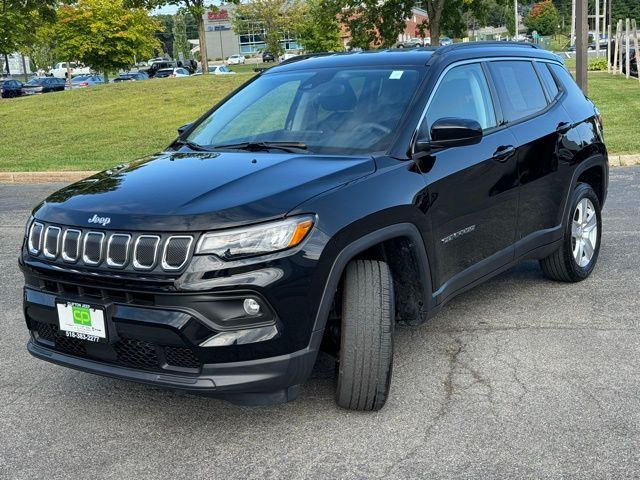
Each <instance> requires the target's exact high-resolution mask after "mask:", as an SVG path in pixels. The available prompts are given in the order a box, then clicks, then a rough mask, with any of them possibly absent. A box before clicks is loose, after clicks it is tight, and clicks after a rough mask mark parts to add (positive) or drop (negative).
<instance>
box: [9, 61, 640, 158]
mask: <svg viewBox="0 0 640 480" xmlns="http://www.w3.org/2000/svg"><path fill="white" fill-rule="evenodd" d="M242 69H247V70H248V69H249V66H243V67H242ZM249 78H250V75H249V74H238V75H229V76H213V75H209V76H200V77H190V78H180V79H163V80H149V81H145V82H135V83H133V82H132V83H121V84H111V85H104V86H100V87H92V88H89V89H85V90H74V91H71V92H60V93H50V94H46V95H41V96H37V97H27V98H18V99H11V100H0V171H37V170H100V169H104V168H108V167H111V166H113V165H116V164H118V163H121V162H126V161H129V160H133V159H135V158H138V157H141V156H144V155H147V154H151V153H154V152H157V151H159V150H161V149H163V148H164V147H166V146H167V144H169V142H171V140H173V139H174V138H175V137H176V129H177V128H178V127H179V126H180V125H183V124H185V123H188V122H190V121H192V120H194V119H196V118H197V117H198V116H200V115H201V114H202V113H204V112H205V111H206V110H208V109H209V108H210V107H211V106H212V105H213V104H214V103H216V102H217V101H218V100H220V99H221V98H222V97H224V96H225V95H226V94H227V93H228V92H229V91H231V90H232V89H234V88H236V87H237V86H239V85H240V84H242V83H243V82H244V81H246V80H247V79H249ZM589 82H590V83H589V85H590V89H589V96H590V97H591V98H592V99H593V100H594V101H595V103H596V104H597V105H598V107H599V108H600V110H601V112H602V115H603V117H604V126H605V134H606V139H607V146H608V148H609V151H610V152H611V153H616V154H624V153H640V135H638V126H637V125H638V121H639V120H640V83H639V82H638V80H637V79H633V80H626V79H624V78H622V77H614V76H611V75H607V74H603V73H594V74H591V75H590V77H589Z"/></svg>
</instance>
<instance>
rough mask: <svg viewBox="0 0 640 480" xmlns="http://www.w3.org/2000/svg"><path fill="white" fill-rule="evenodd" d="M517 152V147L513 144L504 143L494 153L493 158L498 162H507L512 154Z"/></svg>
mask: <svg viewBox="0 0 640 480" xmlns="http://www.w3.org/2000/svg"><path fill="white" fill-rule="evenodd" d="M514 153H516V147H514V146H513V145H504V146H501V147H498V149H497V150H496V151H495V152H494V154H493V159H494V160H497V161H498V162H506V161H507V160H509V159H510V158H511V156H512V155H513V154H514Z"/></svg>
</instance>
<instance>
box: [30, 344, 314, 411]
mask: <svg viewBox="0 0 640 480" xmlns="http://www.w3.org/2000/svg"><path fill="white" fill-rule="evenodd" d="M321 336H322V335H321V332H315V333H314V335H313V336H312V341H311V343H310V346H309V347H308V348H306V349H304V350H300V351H297V352H294V353H291V354H287V355H281V356H278V357H272V358H263V359H258V360H250V361H244V362H232V363H218V364H205V365H203V366H202V369H201V371H200V373H199V374H198V375H189V374H180V373H176V372H167V373H160V372H150V371H144V370H139V369H133V368H126V367H121V366H118V365H113V364H108V363H103V362H99V361H95V360H89V359H85V358H78V357H76V356H72V355H66V354H64V353H61V352H58V351H56V350H53V349H51V348H47V347H44V346H42V345H39V344H38V343H37V342H36V341H34V340H33V339H32V340H29V342H28V344H27V348H28V350H29V353H31V355H33V356H34V357H36V358H39V359H42V360H46V361H48V362H52V363H55V364H58V365H63V366H65V367H70V368H74V369H76V370H81V371H84V372H89V373H95V374H97V375H104V376H107V377H113V378H118V379H122V380H131V381H135V382H140V383H146V384H151V385H156V386H160V387H167V388H173V389H179V390H186V391H189V392H191V393H198V394H206V395H208V396H213V397H219V398H222V399H225V400H228V401H231V402H234V403H238V404H243V405H264V404H271V403H281V402H286V401H290V400H293V399H294V398H295V397H296V396H297V394H298V391H299V388H300V384H302V383H303V382H304V381H305V380H306V378H307V377H308V376H309V375H310V373H311V370H312V369H313V365H314V363H315V359H316V355H317V347H316V345H319V344H320V340H321Z"/></svg>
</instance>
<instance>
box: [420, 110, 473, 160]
mask: <svg viewBox="0 0 640 480" xmlns="http://www.w3.org/2000/svg"><path fill="white" fill-rule="evenodd" d="M418 134H419V137H418V140H416V143H415V146H414V152H415V153H418V152H428V151H429V150H433V149H434V148H449V147H462V146H465V145H475V144H477V143H480V141H481V140H482V127H481V126H480V124H479V123H478V122H476V121H475V120H469V119H465V118H450V117H446V118H441V119H439V120H436V121H435V122H434V123H433V125H432V126H431V132H430V138H424V137H422V136H420V132H418Z"/></svg>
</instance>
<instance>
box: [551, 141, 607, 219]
mask: <svg viewBox="0 0 640 480" xmlns="http://www.w3.org/2000/svg"><path fill="white" fill-rule="evenodd" d="M593 167H600V169H601V170H602V202H601V205H600V208H602V207H603V206H604V203H605V201H606V199H607V191H608V185H609V168H608V164H607V159H606V157H605V156H604V155H602V154H596V155H593V156H591V157H589V158H587V159H586V160H584V161H582V162H580V164H579V165H578V166H577V167H576V169H575V170H574V172H573V175H572V177H571V183H570V185H571V188H570V189H569V191H568V192H567V195H566V198H565V199H564V207H563V209H562V225H564V226H566V222H567V215H568V213H569V210H568V209H569V208H570V207H571V206H570V203H571V196H572V195H573V191H574V189H575V187H576V186H577V185H578V178H579V177H580V175H582V174H583V173H584V172H586V171H587V170H589V169H590V168H593Z"/></svg>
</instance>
